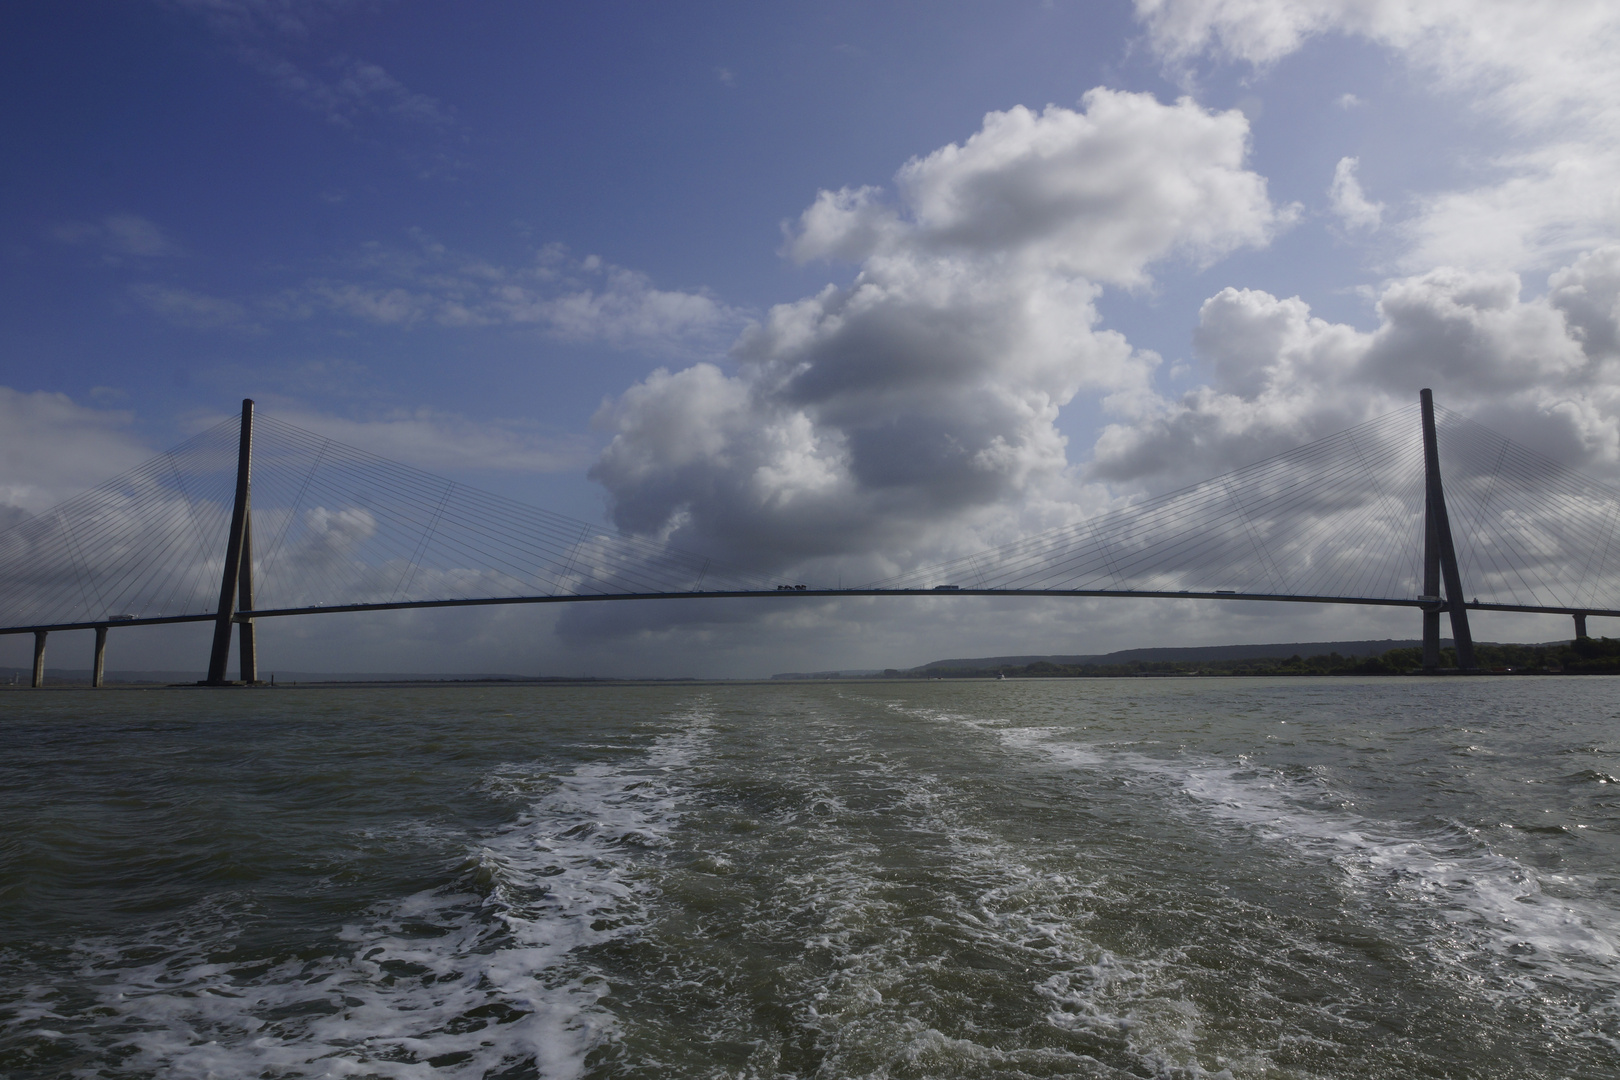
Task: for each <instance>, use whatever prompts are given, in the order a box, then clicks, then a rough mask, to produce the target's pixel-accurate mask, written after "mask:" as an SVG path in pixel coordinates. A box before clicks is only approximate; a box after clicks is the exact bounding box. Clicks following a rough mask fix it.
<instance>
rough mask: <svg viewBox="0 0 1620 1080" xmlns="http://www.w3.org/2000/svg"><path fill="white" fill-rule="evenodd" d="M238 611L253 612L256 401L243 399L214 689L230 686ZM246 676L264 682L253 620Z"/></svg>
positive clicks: (246, 639) (244, 650) (244, 636)
mask: <svg viewBox="0 0 1620 1080" xmlns="http://www.w3.org/2000/svg"><path fill="white" fill-rule="evenodd" d="M238 610H244V611H252V610H253V399H252V398H243V399H242V431H241V436H240V439H239V441H238V443H237V450H236V501H235V503H234V504H233V505H232V507H231V530H230V533H229V535H228V536H227V538H226V541H225V570H224V573H223V574H222V576H221V578H220V583H219V608H218V610H217V613H216V614H215V616H214V648H213V651H212V653H210V654H209V657H208V678H207V680H206V685H208V686H225V685H227V682H226V679H225V666H226V664H228V663H229V662H230V657H231V627H232V625H234V624H235V623H236V613H237V611H238ZM240 626H241V635H240V644H241V676H242V682H244V683H246V684H248V685H249V686H251V685H252V684H254V683H256V682H258V681H259V658H258V647H257V643H256V641H255V640H254V636H253V621H252V620H251V619H249V620H247V621H245V622H242V623H241V624H240Z"/></svg>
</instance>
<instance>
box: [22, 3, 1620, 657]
mask: <svg viewBox="0 0 1620 1080" xmlns="http://www.w3.org/2000/svg"><path fill="white" fill-rule="evenodd" d="M1616 54H1620V8H1616V7H1615V5H1613V4H1612V3H1604V2H1587V0H1560V2H1558V3H1556V4H1553V3H1536V2H1527V0H1517V2H1510V0H1500V2H1499V0H1402V2H1396V0H1134V2H1131V0H1118V2H1110V0H1084V2H1081V0H1072V2H1066V0H1040V2H1037V0H1030V2H1023V0H1002V2H998V3H994V4H990V3H977V2H975V3H970V2H949V0H932V2H928V3H920V2H919V3H888V4H857V3H846V2H825V0H824V2H820V3H817V4H813V5H812V4H801V5H793V4H754V3H692V4H683V5H654V4H646V3H627V2H612V0H609V2H600V3H592V4H582V3H516V2H477V0H469V2H467V3H462V4H455V5H449V4H433V3H417V4H405V3H398V2H389V0H364V2H359V0H356V2H350V0H117V2H110V0H109V2H98V0H81V2H78V3H74V4H40V5H21V4H16V5H6V6H5V7H4V8H3V10H0V103H3V104H0V139H3V141H4V145H5V146H6V147H7V152H6V153H5V154H4V155H3V156H0V275H3V288H0V313H3V317H0V525H5V524H7V523H9V522H12V521H16V520H21V519H22V518H23V517H25V516H26V515H29V514H37V513H39V512H41V511H43V510H45V509H47V508H49V507H50V506H52V505H55V504H56V503H57V502H60V501H61V500H63V499H65V498H68V497H70V496H72V495H73V494H75V493H77V492H80V491H83V490H85V489H86V488H89V487H91V486H93V485H95V484H97V483H99V482H101V481H102V480H105V479H107V478H108V477H110V476H112V475H114V474H116V473H119V472H121V471H123V470H124V469H127V468H129V467H131V466H133V465H135V464H137V463H138V462H140V461H142V460H145V459H146V458H148V457H150V456H151V455H153V454H155V453H158V452H161V451H162V450H164V449H166V448H167V447H169V446H171V445H173V444H175V443H177V442H179V441H180V440H182V439H184V438H186V437H188V436H190V435H192V434H194V433H196V432H197V431H200V430H202V429H204V428H206V427H207V426H209V425H210V424H212V423H215V422H217V421H218V420H220V419H221V418H223V417H226V416H228V415H230V413H231V412H233V411H234V410H235V409H236V408H237V407H238V405H239V402H240V400H241V399H242V398H243V397H252V398H254V399H255V400H256V401H257V402H258V403H259V408H260V409H261V410H262V411H264V412H267V413H270V414H273V415H274V416H276V417H279V418H281V419H283V420H286V421H289V422H291V423H295V424H298V425H300V426H303V427H306V428H310V429H313V430H315V431H318V432H321V433H323V434H326V435H328V436H331V437H333V438H336V439H339V440H341V441H344V442H347V443H350V444H353V445H356V446H360V447H363V448H366V449H368V450H371V451H373V452H375V453H378V454H381V455H384V456H387V457H391V458H396V459H398V460H401V461H405V462H408V463H410V464H412V465H415V466H417V467H420V468H423V469H426V470H429V471H431V472H434V473H438V474H442V475H446V476H449V477H452V478H454V479H456V480H458V481H462V482H464V483H469V484H474V485H477V486H481V487H484V488H487V489H489V490H492V491H495V492H497V493H499V494H502V495H505V496H508V497H510V498H514V499H518V500H521V501H524V502H527V503H531V504H534V505H538V506H542V507H546V508H548V509H551V510H554V511H557V512H559V513H564V514H568V515H571V516H574V517H579V518H583V519H587V520H591V521H599V522H602V523H604V524H606V525H609V526H611V527H614V528H618V529H622V530H626V531H629V532H632V533H636V534H639V535H645V536H655V537H659V538H663V539H667V540H668V541H669V542H671V543H675V544H677V545H678V546H680V547H683V548H685V549H688V550H691V551H695V552H701V553H704V554H713V555H714V556H715V557H717V558H724V559H731V560H736V561H740V562H745V563H747V564H749V565H751V566H758V567H761V568H764V569H766V570H769V571H772V572H777V573H783V574H792V573H798V574H804V575H807V576H814V577H815V579H816V580H818V581H820V580H828V579H833V578H835V577H836V579H837V580H840V581H843V580H850V581H854V580H863V581H864V580H872V579H875V578H878V577H881V576H884V575H885V574H886V573H893V572H898V571H902V570H905V569H909V568H911V567H913V566H916V565H919V564H924V563H928V562H932V561H939V560H942V559H946V558H951V557H955V556H957V555H960V554H964V553H966V552H969V551H973V550H977V549H981V548H985V547H989V546H993V545H995V544H998V543H1002V542H1005V541H1008V540H1011V539H1014V538H1016V537H1018V536H1022V535H1027V534H1029V533H1032V532H1035V531H1038V530H1040V529H1043V528H1049V527H1052V526H1054V525H1061V524H1065V523H1069V522H1073V521H1078V520H1083V519H1084V518H1085V517H1087V516H1088V515H1090V514H1093V513H1096V512H1097V511H1098V510H1100V509H1102V508H1106V507H1108V506H1112V505H1117V504H1118V502H1119V501H1120V500H1121V499H1129V498H1132V497H1136V496H1139V495H1141V494H1144V493H1153V492H1157V491H1164V490H1168V489H1171V488H1174V487H1176V486H1178V485H1180V484H1184V483H1188V482H1190V481H1193V480H1197V479H1201V478H1203V477H1207V476H1209V475H1212V474H1215V473H1218V472H1221V471H1223V470H1225V469H1229V468H1234V467H1237V466H1240V465H1243V464H1245V463H1248V462H1252V461H1255V460H1257V459H1259V458H1262V457H1265V456H1266V455H1268V454H1271V453H1275V452H1278V451H1281V450H1283V449H1286V448H1288V447H1292V446H1296V445H1299V444H1301V443H1304V442H1308V441H1310V440H1312V439H1314V438H1319V437H1322V436H1325V435H1328V434H1330V433H1333V432H1335V431H1339V430H1342V429H1344V428H1346V427H1348V426H1351V425H1353V424H1356V423H1359V422H1362V421H1364V420H1367V419H1369V418H1372V417H1375V416H1379V415H1382V414H1384V413H1387V412H1389V411H1390V410H1392V409H1394V408H1398V407H1400V406H1402V405H1406V404H1409V403H1410V402H1411V401H1413V400H1415V398H1416V394H1417V390H1418V389H1419V388H1420V387H1422V386H1432V387H1433V388H1434V389H1435V393H1436V396H1437V398H1438V400H1440V402H1441V403H1442V404H1444V405H1445V406H1447V407H1448V408H1451V409H1454V410H1457V411H1459V412H1462V413H1465V414H1467V415H1469V416H1472V417H1475V418H1476V419H1479V420H1481V421H1483V422H1485V423H1487V424H1490V425H1491V426H1492V427H1494V428H1496V429H1498V430H1500V431H1503V432H1504V433H1506V434H1508V435H1510V436H1512V437H1513V438H1515V439H1518V440H1520V441H1521V442H1523V443H1525V444H1527V445H1529V446H1531V447H1534V448H1535V449H1537V450H1539V451H1541V452H1543V453H1546V454H1549V455H1551V456H1553V457H1554V458H1556V459H1557V460H1559V461H1561V462H1563V463H1565V464H1567V465H1569V466H1570V467H1572V468H1576V469H1579V470H1582V471H1584V472H1586V473H1589V474H1591V475H1593V476H1596V477H1598V478H1600V479H1607V480H1615V479H1617V478H1620V368H1617V363H1620V305H1617V300H1620V187H1617V185H1616V182H1615V180H1614V177H1616V176H1620V71H1617V69H1616V65H1614V64H1613V62H1612V57H1613V56H1614V55H1616ZM1257 606H1259V607H1266V608H1271V610H1265V611H1250V610H1242V608H1243V607H1244V606H1242V605H1231V604H1220V605H1212V604H1204V605H1199V604H1196V603H1189V602H1172V601H1164V602H1133V603H1124V602H1119V601H1097V602H1052V603H1041V604H1031V603H1028V602H1018V601H999V600H997V601H989V600H986V601H943V600H942V601H936V602H927V601H916V602H912V601H902V602H897V601H851V600H844V601H836V602H835V601H829V602H826V603H815V604H811V603H803V604H796V605H794V606H793V607H792V609H791V610H789V609H787V608H785V607H769V606H754V607H749V606H747V605H736V606H733V607H731V608H727V609H725V610H724V611H721V610H719V609H716V608H714V607H712V606H708V607H704V608H701V609H700V608H697V607H682V606H680V605H661V606H658V607H657V609H656V610H653V609H649V608H647V607H645V606H642V605H620V604H615V605H587V607H589V608H590V609H591V610H584V608H583V607H582V608H580V609H577V610H570V611H566V612H561V613H559V612H556V611H535V610H527V611H524V610H517V609H502V610H494V609H483V610H474V611H463V612H454V613H442V612H441V613H411V614H398V615H388V616H354V617H340V618H324V617H323V618H311V619H301V620H285V621H283V623H282V624H281V625H277V626H275V627H273V628H271V627H267V628H266V630H264V631H261V634H260V641H261V646H260V647H261V655H262V657H263V660H262V663H263V666H264V668H265V670H266V671H269V670H274V669H275V668H277V667H281V668H284V669H300V670H334V671H335V670H351V671H354V670H358V671H406V670H417V671H463V672H466V671H506V672H515V673H524V674H552V675H581V674H586V675H628V674H649V675H694V676H747V675H761V674H769V673H771V672H773V671H783V670H827V669H839V668H844V669H851V668H873V667H878V668H881V667H905V666H910V665H912V664H917V663H922V662H926V661H929V660H933V659H938V658H941V657H945V656H984V655H1000V654H1024V653H1088V652H1104V651H1108V650H1110V649H1114V648H1126V647H1134V646H1144V645H1161V644H1162V645H1170V644H1187V645H1191V644H1212V643H1221V642H1237V641H1286V640H1332V639H1350V638H1362V637H1386V636H1393V637H1410V636H1415V635H1416V633H1417V626H1416V620H1415V619H1414V618H1413V617H1412V616H1410V615H1409V614H1406V613H1401V612H1387V611H1380V610H1376V609H1369V610H1367V611H1358V610H1354V609H1343V608H1327V609H1322V608H1312V607H1303V606H1302V607H1299V608H1275V607H1273V606H1272V605H1257ZM345 619H347V621H345ZM340 623H341V625H338V624H340ZM1564 623H1565V620H1562V619H1540V618H1536V617H1530V616H1490V617H1479V618H1476V628H1475V635H1476V637H1479V638H1483V639H1487V640H1491V639H1496V640H1548V639H1552V638H1558V637H1564V636H1567V634H1568V632H1569V631H1568V629H1567V627H1566V626H1565V625H1564ZM1593 631H1594V632H1595V633H1601V632H1603V627H1602V626H1601V623H1600V622H1599V623H1594V626H1593ZM79 636H82V637H84V638H85V639H86V640H85V641H84V642H78V641H77V640H76V638H74V637H73V636H70V635H59V637H60V638H61V643H60V645H58V644H57V642H56V641H55V640H54V639H53V644H52V649H53V652H52V654H51V657H52V664H53V666H55V665H57V664H61V665H64V666H68V665H72V664H74V663H78V664H81V665H83V664H87V662H88V654H89V644H88V641H89V635H88V634H87V633H86V634H82V635H79ZM126 637H127V639H128V640H127V642H126V641H125V640H124V639H125V638H126ZM205 638H206V634H205V633H204V632H203V631H201V630H198V629H197V628H170V629H163V630H156V629H154V630H142V631H135V630H128V631H122V632H120V634H119V635H118V639H119V640H118V642H117V643H115V645H114V646H113V651H112V652H111V653H110V654H109V661H108V662H109V665H110V666H111V667H113V668H120V667H126V666H129V667H135V666H175V667H195V666H200V664H201V660H200V659H192V658H193V657H194V656H195V657H199V658H200V657H201V655H202V654H203V653H204V652H205V651H206V647H205V645H204V641H205ZM26 648H27V643H26V642H24V641H23V640H22V639H20V638H0V665H5V664H20V663H23V662H25V661H26ZM80 653H83V654H84V655H83V656H82V657H81V656H80V655H79V654H80Z"/></svg>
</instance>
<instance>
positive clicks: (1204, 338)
mask: <svg viewBox="0 0 1620 1080" xmlns="http://www.w3.org/2000/svg"><path fill="white" fill-rule="evenodd" d="M1378 314H1379V325H1378V327H1377V328H1376V329H1375V330H1373V331H1371V332H1362V331H1358V330H1356V329H1354V328H1352V327H1349V326H1345V325H1343V324H1338V323H1330V322H1327V321H1325V320H1322V319H1320V318H1317V317H1315V316H1313V315H1312V314H1311V313H1310V308H1309V306H1308V305H1306V304H1305V303H1304V302H1303V301H1302V300H1300V299H1299V298H1297V297H1295V298H1292V299H1279V298H1277V297H1275V296H1271V295H1270V294H1267V293H1264V292H1260V291H1256V290H1242V289H1233V288H1228V289H1224V290H1222V291H1221V292H1220V293H1218V294H1217V295H1216V296H1214V297H1212V298H1210V299H1209V300H1208V301H1206V302H1205V304H1204V306H1203V309H1202V311H1201V313H1200V322H1199V329H1198V332H1197V335H1196V344H1197V346H1198V349H1199V351H1200V352H1201V353H1202V354H1203V356H1204V357H1205V359H1206V360H1208V361H1209V362H1210V364H1211V367H1212V369H1213V374H1214V378H1213V380H1212V382H1211V384H1210V385H1208V386H1205V387H1201V388H1199V389H1197V390H1195V391H1193V392H1191V393H1189V394H1187V395H1185V396H1183V397H1181V398H1178V399H1175V400H1168V399H1160V400H1158V401H1156V402H1154V403H1152V404H1151V405H1148V404H1146V403H1145V401H1144V400H1140V399H1139V401H1138V404H1139V406H1142V407H1141V408H1140V411H1139V412H1138V413H1137V414H1136V415H1134V416H1131V417H1129V418H1128V419H1125V420H1123V421H1122V422H1120V423H1117V424H1114V425H1111V426H1110V427H1108V428H1107V429H1105V430H1104V432H1103V433H1102V435H1101V437H1100V438H1099V439H1098V442H1097V445H1096V448H1095V460H1094V462H1093V464H1092V471H1093V474H1094V475H1095V476H1097V477H1098V478H1102V479H1108V480H1113V481H1130V482H1139V483H1148V484H1151V485H1153V486H1159V487H1163V486H1167V485H1171V484H1174V483H1176V482H1181V481H1185V480H1188V479H1193V478H1196V477H1199V476H1205V475H1208V474H1210V473H1213V472H1218V471H1220V470H1221V469H1223V468H1229V467H1235V466H1236V465H1239V464H1243V463H1245V462H1247V461H1253V460H1255V459H1257V458H1259V457H1262V456H1265V455H1266V454H1268V453H1274V452H1277V451H1280V450H1283V449H1286V448H1288V447H1291V446H1296V445H1299V444H1300V443H1303V442H1306V441H1309V440H1310V439H1313V438H1316V437H1320V436H1322V435H1326V434H1329V433H1331V432H1333V431H1337V430H1342V429H1343V428H1346V427H1349V426H1351V425H1353V424H1355V423H1358V422H1360V421H1362V420H1365V419H1368V418H1370V417H1372V416H1375V415H1378V414H1380V413H1383V412H1387V411H1390V410H1392V409H1394V408H1396V407H1398V406H1401V405H1405V404H1409V403H1410V402H1412V401H1414V400H1416V398H1417V391H1418V390H1419V389H1420V388H1421V387H1424V386H1432V387H1433V388H1434V390H1435V393H1436V396H1437V398H1438V399H1439V400H1440V402H1441V404H1443V405H1447V406H1450V407H1452V408H1454V409H1457V410H1459V411H1462V412H1465V413H1467V414H1469V415H1471V416H1473V417H1475V418H1476V419H1479V420H1481V421H1482V422H1484V423H1486V424H1489V425H1490V426H1492V427H1495V428H1496V429H1497V430H1500V431H1503V432H1504V433H1506V434H1508V435H1510V436H1512V437H1514V438H1517V439H1519V440H1520V441H1522V442H1525V443H1528V444H1529V445H1531V446H1534V447H1537V448H1539V449H1541V450H1542V451H1544V452H1547V453H1550V454H1551V455H1552V456H1554V457H1555V458H1556V459H1557V460H1560V461H1563V462H1566V463H1569V464H1571V465H1573V466H1575V467H1577V468H1583V469H1585V470H1588V471H1590V472H1593V473H1596V474H1598V475H1601V476H1608V477H1615V476H1620V247H1607V248H1603V249H1601V250H1599V251H1596V252H1592V253H1590V254H1587V255H1584V256H1582V257H1580V258H1579V259H1577V260H1575V262H1574V263H1573V264H1571V265H1570V266H1568V267H1565V268H1564V269H1562V270H1560V271H1558V272H1557V273H1555V274H1553V275H1552V277H1551V279H1550V282H1549V291H1548V293H1547V294H1546V295H1544V296H1541V297H1535V298H1531V299H1525V298H1524V297H1523V296H1522V292H1521V285H1520V281H1519V278H1518V276H1517V275H1515V274H1513V273H1511V272H1507V271H1495V272H1484V271H1461V270H1455V269H1449V268H1441V269H1437V270H1433V271H1430V272H1429V273H1427V274H1421V275H1417V276H1414V277H1410V278H1405V279H1402V280H1399V281H1395V282H1393V283H1391V284H1390V285H1388V286H1387V287H1386V288H1385V289H1384V292H1383V294H1382V296H1381V298H1380V300H1379V303H1378Z"/></svg>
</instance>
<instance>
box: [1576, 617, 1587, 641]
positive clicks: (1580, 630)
mask: <svg viewBox="0 0 1620 1080" xmlns="http://www.w3.org/2000/svg"><path fill="white" fill-rule="evenodd" d="M1585 636H1586V616H1585V615H1584V614H1581V615H1577V616H1575V637H1576V638H1583V637H1585Z"/></svg>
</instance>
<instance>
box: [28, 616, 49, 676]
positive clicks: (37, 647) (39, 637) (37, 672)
mask: <svg viewBox="0 0 1620 1080" xmlns="http://www.w3.org/2000/svg"><path fill="white" fill-rule="evenodd" d="M47 633H48V632H47V631H45V630H35V631H34V681H33V683H32V684H31V685H32V686H33V687H34V689H36V690H37V689H39V688H40V687H41V686H44V685H45V638H46V635H47Z"/></svg>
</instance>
